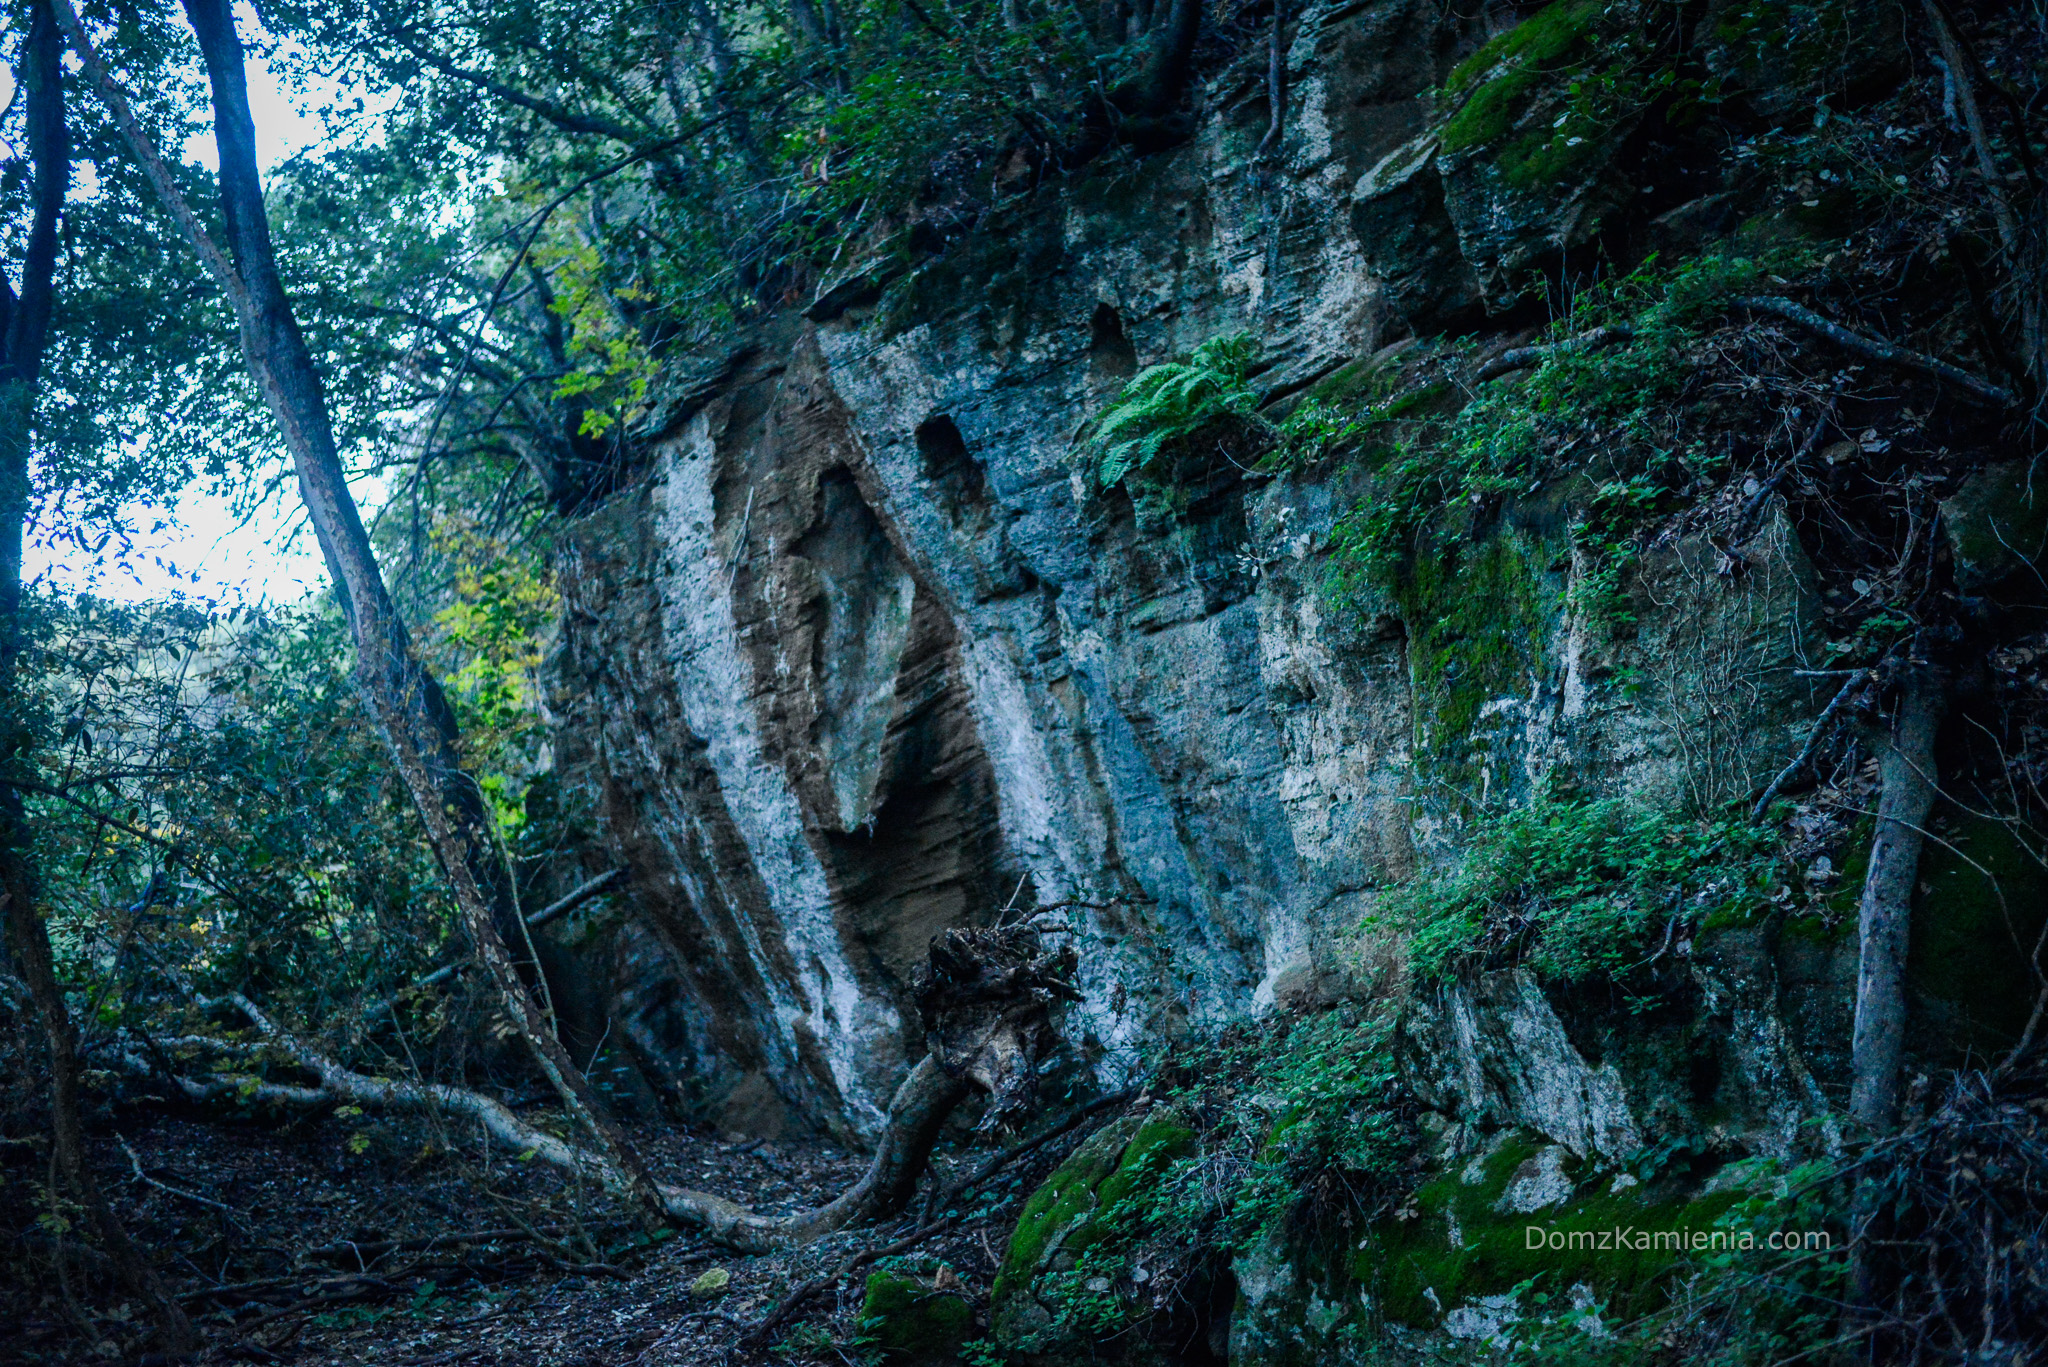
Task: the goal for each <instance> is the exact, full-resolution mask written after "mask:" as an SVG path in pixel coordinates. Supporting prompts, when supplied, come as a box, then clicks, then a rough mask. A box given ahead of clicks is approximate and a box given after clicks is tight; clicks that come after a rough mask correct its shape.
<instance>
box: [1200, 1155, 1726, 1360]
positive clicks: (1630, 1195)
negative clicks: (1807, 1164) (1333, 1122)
mask: <svg viewBox="0 0 2048 1367" xmlns="http://www.w3.org/2000/svg"><path fill="white" fill-rule="evenodd" d="M1670 1168H1671V1170H1670V1171H1668V1172H1666V1173H1664V1174H1661V1175H1657V1176H1653V1177H1652V1178H1651V1180H1649V1181H1646V1182H1639V1181H1637V1180H1636V1179H1635V1178H1634V1177H1632V1176H1625V1175H1623V1174H1620V1173H1616V1172H1613V1171H1604V1170H1603V1171H1593V1170H1590V1169H1589V1168H1587V1167H1586V1165H1585V1164H1584V1163H1583V1162H1582V1161H1581V1160H1579V1159H1577V1158H1575V1157H1574V1156H1572V1155H1571V1154H1570V1153H1569V1152H1568V1151H1566V1150H1563V1149H1561V1148H1559V1147H1557V1146H1555V1145H1547V1144H1545V1143H1544V1142H1543V1141H1542V1140H1541V1138H1540V1137H1538V1136H1534V1135H1531V1134H1528V1133H1525V1132H1522V1131H1507V1132H1504V1133H1502V1134H1499V1135H1497V1136H1495V1138H1494V1141H1493V1143H1492V1144H1491V1146H1490V1147H1488V1148H1487V1149H1485V1150H1484V1151H1482V1153H1480V1154H1479V1155H1478V1156H1476V1157H1472V1158H1469V1159H1467V1160H1465V1161H1462V1162H1455V1163H1453V1164H1452V1165H1450V1166H1448V1167H1447V1168H1446V1169H1444V1170H1443V1171H1441V1172H1440V1173H1439V1174H1438V1175H1437V1176H1436V1177H1434V1178H1433V1179H1431V1180H1429V1181H1426V1182H1425V1183H1423V1185H1422V1186H1421V1187H1420V1188H1418V1189H1417V1191H1416V1192H1415V1194H1414V1197H1413V1199H1412V1200H1411V1201H1409V1202H1408V1203H1407V1204H1406V1205H1405V1206H1404V1208H1403V1209H1402V1210H1401V1211H1400V1212H1399V1213H1398V1214H1397V1215H1395V1216H1393V1217H1390V1218H1385V1219H1381V1220H1379V1221H1377V1222H1375V1223H1374V1224H1372V1225H1371V1226H1370V1227H1368V1228H1367V1229H1366V1230H1364V1231H1363V1236H1364V1237H1363V1238H1361V1237H1360V1232H1359V1231H1357V1230H1349V1231H1348V1232H1345V1233H1344V1234H1343V1236H1342V1237H1335V1236H1333V1235H1327V1234H1317V1233H1313V1232H1304V1231H1301V1230H1298V1229H1293V1228H1289V1227H1287V1226H1285V1225H1278V1224H1276V1225H1275V1226H1274V1227H1273V1228H1270V1229H1268V1230H1267V1231H1266V1232H1265V1234H1264V1235H1263V1236H1262V1238H1261V1239H1260V1240H1258V1241H1257V1242H1256V1243H1255V1244H1254V1245H1253V1246H1252V1248H1251V1249H1250V1250H1249V1251H1248V1252H1247V1253H1246V1254H1245V1255H1244V1256H1243V1257H1241V1258H1240V1259H1239V1260H1238V1263H1237V1267H1236V1272H1237V1278H1238V1285H1239V1287H1240V1289H1241V1296H1240V1299H1239V1301H1238V1305H1237V1310H1236V1313H1235V1315H1234V1316H1233V1320H1232V1326H1231V1345H1230V1347H1231V1351H1230V1361H1231V1363H1232V1367H1310V1364H1317V1363H1327V1362H1353V1361H1357V1362H1377V1361H1390V1360H1401V1359H1402V1353H1400V1352H1398V1351H1396V1349H1398V1348H1399V1347H1400V1346H1401V1345H1402V1344H1407V1345H1410V1346H1412V1345H1413V1344H1414V1343H1415V1342H1417V1340H1416V1337H1415V1336H1416V1335H1417V1334H1418V1333H1421V1334H1429V1335H1431V1336H1432V1340H1430V1341H1434V1335H1436V1334H1439V1333H1446V1332H1449V1333H1451V1334H1453V1339H1452V1340H1446V1342H1445V1346H1447V1347H1448V1346H1450V1343H1451V1342H1452V1341H1454V1340H1455V1337H1456V1336H1458V1335H1464V1336H1465V1337H1469V1334H1467V1333H1466V1331H1467V1330H1469V1329H1470V1327H1471V1322H1472V1321H1474V1320H1475V1318H1476V1317H1479V1316H1483V1315H1484V1314H1486V1313H1488V1309H1487V1308H1488V1307H1493V1308H1494V1309H1496V1310H1497V1309H1498V1307H1499V1306H1500V1305H1502V1304H1504V1303H1505V1302H1506V1300H1507V1299H1509V1298H1512V1297H1513V1296H1514V1295H1515V1293H1517V1291H1518V1290H1521V1289H1527V1290H1534V1291H1539V1292H1540V1291H1548V1292H1550V1293H1552V1294H1553V1297H1556V1296H1557V1295H1558V1293H1565V1292H1568V1291H1570V1289H1571V1288H1573V1287H1575V1286H1583V1287H1585V1288H1587V1289H1588V1290H1590V1292H1591V1293H1592V1296H1593V1298H1594V1300H1595V1301H1597V1302H1598V1303H1600V1304H1603V1305H1605V1306H1606V1307H1608V1310H1609V1312H1610V1313H1619V1314H1623V1315H1628V1314H1636V1313H1640V1312H1642V1311H1643V1310H1645V1309H1648V1308H1651V1307H1652V1306H1653V1305H1654V1304H1655V1303H1656V1302H1657V1300H1658V1298H1659V1297H1661V1295H1662V1294H1663V1289H1664V1287H1665V1286H1666V1285H1667V1284H1668V1281H1669V1279H1670V1276H1671V1274H1673V1273H1674V1272H1676V1271H1677V1270H1678V1268H1679V1266H1680V1262H1681V1260H1682V1259H1683V1258H1684V1257H1685V1254H1684V1253H1683V1252H1681V1251H1679V1250H1678V1249H1676V1248H1675V1247H1672V1246H1671V1245H1672V1244H1674V1243H1675V1242H1676V1241H1677V1239H1678V1236H1679V1234H1680V1232H1681V1231H1683V1232H1685V1233H1687V1234H1690V1233H1691V1232H1692V1231H1696V1230H1701V1231H1703V1230H1706V1229H1708V1228H1709V1227H1711V1226H1712V1225H1713V1224H1714V1221H1715V1220H1716V1219H1717V1218H1718V1217H1719V1216H1721V1215H1722V1214H1723V1213H1724V1212H1726V1211H1727V1210H1728V1209H1729V1208H1731V1207H1732V1206H1734V1205H1736V1204H1737V1203H1738V1202H1739V1201H1740V1200H1742V1199H1743V1197H1744V1196H1745V1195H1746V1192H1745V1191H1744V1190H1743V1189H1741V1187H1740V1185H1739V1184H1736V1183H1732V1182H1731V1183H1728V1184H1726V1189H1716V1187H1718V1186H1719V1185H1720V1184H1717V1183H1713V1182H1706V1181H1703V1180H1702V1179H1703V1178H1704V1177H1707V1176H1709V1174H1707V1173H1704V1172H1696V1171H1692V1170H1691V1169H1690V1168H1689V1167H1688V1166H1687V1165H1686V1164H1685V1163H1683V1162H1678V1163H1674V1164H1671V1165H1670ZM1617 1184H1618V1185H1619V1186H1620V1188H1621V1189H1620V1190H1616V1186H1617ZM1531 1231H1534V1233H1533V1234H1532V1232H1531ZM1621 1231H1629V1232H1631V1235H1632V1237H1633V1238H1634V1239H1636V1240H1637V1241H1639V1242H1645V1241H1646V1242H1649V1243H1651V1244H1653V1245H1654V1246H1652V1247H1647V1248H1645V1247H1635V1246H1629V1247H1617V1246H1616V1242H1617V1241H1616V1238H1615V1236H1616V1235H1617V1234H1618V1233H1619V1232H1621ZM1603 1243H1605V1244H1606V1245H1607V1246H1606V1247H1602V1244H1603ZM1532 1244H1539V1245H1540V1246H1535V1247H1532ZM1475 1307H1477V1309H1475ZM1461 1321H1463V1322H1461Z"/></svg>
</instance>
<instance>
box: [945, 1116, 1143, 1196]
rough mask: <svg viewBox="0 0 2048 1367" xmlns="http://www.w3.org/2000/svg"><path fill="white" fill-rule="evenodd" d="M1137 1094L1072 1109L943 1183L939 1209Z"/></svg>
mask: <svg viewBox="0 0 2048 1367" xmlns="http://www.w3.org/2000/svg"><path fill="white" fill-rule="evenodd" d="M1137 1094H1138V1093H1137V1089H1136V1088H1132V1087H1126V1088H1124V1089H1123V1090H1122V1091H1120V1092H1111V1093H1110V1094H1109V1095H1107V1096H1099V1097H1097V1098H1095V1100H1093V1101H1091V1102H1089V1103H1088V1104H1087V1105H1085V1106H1082V1107H1079V1108H1078V1109H1076V1110H1075V1111H1074V1113H1073V1114H1072V1115H1070V1116H1068V1117H1067V1118H1066V1119H1065V1120H1062V1121H1060V1122H1059V1123H1058V1124H1057V1125H1054V1126H1052V1127H1051V1128H1049V1129H1045V1130H1041V1131H1040V1132H1039V1133H1038V1134H1036V1135H1033V1136H1032V1137H1031V1138H1029V1139H1025V1140H1020V1141H1019V1142H1018V1143H1015V1144H1012V1145H1011V1146H1010V1147H1009V1148H1007V1149H1004V1150H1003V1151H1002V1152H1001V1153H999V1154H997V1155H996V1156H995V1157H994V1158H991V1159H989V1160H988V1162H986V1163H984V1164H982V1165H981V1166H980V1167H979V1168H977V1169H976V1170H975V1171H974V1172H973V1173H972V1174H971V1175H969V1176H967V1177H964V1178H962V1179H961V1180H959V1181H958V1182H949V1183H947V1185H946V1188H945V1191H944V1193H943V1194H942V1195H941V1197H940V1199H939V1205H940V1206H941V1207H942V1208H943V1207H944V1206H947V1205H950V1204H952V1203H953V1202H954V1201H957V1200H959V1199H960V1198H961V1197H962V1196H965V1195H966V1194H967V1193H968V1192H970V1191H972V1190H973V1189H974V1188H976V1187H978V1186H980V1185H981V1184H982V1183H983V1182H986V1181H987V1180H988V1179H989V1178H991V1177H993V1176H995V1175H996V1174H997V1173H999V1172H1001V1171H1002V1170H1003V1169H1004V1168H1006V1167H1008V1166H1010V1164H1012V1163H1014V1162H1016V1161H1017V1160H1018V1159H1019V1158H1022V1157H1023V1156H1024V1155H1026V1154H1028V1153H1030V1152H1032V1151H1033V1150H1034V1149H1040V1148H1043V1147H1044V1146H1045V1145H1047V1144H1050V1143H1051V1142H1052V1141H1053V1140H1055V1139H1058V1138H1059V1137H1060V1136H1061V1135H1063V1134H1065V1133H1067V1132H1068V1131H1069V1130H1072V1129H1073V1128H1074V1127H1075V1126H1077V1125H1079V1124H1080V1123H1081V1122H1082V1121H1084V1120H1086V1119H1087V1118H1088V1117H1089V1116H1091V1115H1095V1114H1097V1113H1098V1112H1101V1111H1106V1110H1108V1109H1110V1108H1111V1107H1113V1106H1121V1105H1123V1104H1124V1103H1125V1102H1127V1101H1129V1100H1131V1099H1132V1098H1133V1097H1135V1096H1137Z"/></svg>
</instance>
